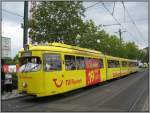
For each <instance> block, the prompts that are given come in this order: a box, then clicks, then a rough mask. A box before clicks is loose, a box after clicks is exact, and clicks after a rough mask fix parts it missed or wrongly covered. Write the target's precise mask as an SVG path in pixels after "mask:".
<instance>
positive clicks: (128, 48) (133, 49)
mask: <svg viewBox="0 0 150 113" xmlns="http://www.w3.org/2000/svg"><path fill="white" fill-rule="evenodd" d="M124 52H125V53H126V58H129V59H138V55H139V49H138V46H137V45H136V44H135V43H134V42H127V43H126V44H125V51H124Z"/></svg>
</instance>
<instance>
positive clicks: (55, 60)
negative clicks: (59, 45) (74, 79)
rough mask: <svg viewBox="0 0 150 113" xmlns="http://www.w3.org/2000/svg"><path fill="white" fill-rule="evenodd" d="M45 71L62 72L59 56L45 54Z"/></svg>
mask: <svg viewBox="0 0 150 113" xmlns="http://www.w3.org/2000/svg"><path fill="white" fill-rule="evenodd" d="M44 60H45V65H44V67H45V68H44V69H45V71H54V70H61V68H62V67H61V57H60V55H58V54H45V55H44Z"/></svg>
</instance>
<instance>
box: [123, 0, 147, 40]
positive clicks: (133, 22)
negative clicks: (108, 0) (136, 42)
mask: <svg viewBox="0 0 150 113" xmlns="http://www.w3.org/2000/svg"><path fill="white" fill-rule="evenodd" d="M122 4H123V7H124V8H125V11H126V12H127V14H128V16H129V18H130V20H131V22H132V24H133V25H135V27H136V29H137V32H138V33H139V35H140V36H141V37H143V35H142V33H141V31H140V30H139V28H138V27H137V25H136V23H135V21H134V20H133V18H132V16H131V15H130V13H129V11H128V9H127V8H126V6H125V4H124V2H122ZM142 40H143V41H144V43H145V42H146V40H145V39H144V37H143V38H142Z"/></svg>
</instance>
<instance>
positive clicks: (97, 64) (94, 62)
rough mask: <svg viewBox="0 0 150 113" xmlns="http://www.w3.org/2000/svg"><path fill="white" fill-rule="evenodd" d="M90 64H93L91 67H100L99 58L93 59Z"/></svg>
mask: <svg viewBox="0 0 150 113" xmlns="http://www.w3.org/2000/svg"><path fill="white" fill-rule="evenodd" d="M92 64H93V68H99V67H100V60H99V59H93V60H92Z"/></svg>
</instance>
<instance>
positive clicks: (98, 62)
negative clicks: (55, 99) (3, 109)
mask: <svg viewBox="0 0 150 113" xmlns="http://www.w3.org/2000/svg"><path fill="white" fill-rule="evenodd" d="M19 62H20V68H19V71H18V92H19V93H23V92H25V93H26V94H28V95H36V96H37V97H41V96H48V95H55V94H59V93H64V92H67V91H70V90H74V89H78V88H81V87H86V86H89V85H94V84H98V83H100V82H103V81H106V80H110V79H114V78H117V77H120V76H123V75H127V74H129V73H132V72H136V71H138V66H137V62H136V61H134V60H128V59H123V58H117V57H112V56H106V55H103V54H102V53H101V52H98V51H94V50H90V49H85V48H80V47H75V46H70V45H66V44H60V43H50V44H48V45H38V46H36V45H27V46H26V47H25V49H22V50H20V51H19Z"/></svg>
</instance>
